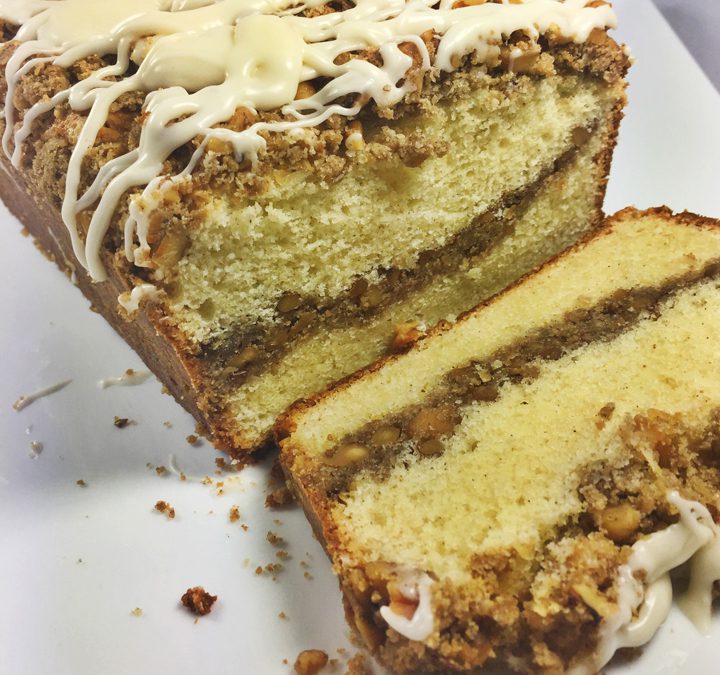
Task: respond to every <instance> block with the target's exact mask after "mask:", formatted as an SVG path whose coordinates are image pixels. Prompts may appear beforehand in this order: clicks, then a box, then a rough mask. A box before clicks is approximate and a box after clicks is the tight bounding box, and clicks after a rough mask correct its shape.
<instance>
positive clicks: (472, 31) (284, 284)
mask: <svg viewBox="0 0 720 675" xmlns="http://www.w3.org/2000/svg"><path fill="white" fill-rule="evenodd" d="M21 5H22V6H21ZM113 8H114V9H113V11H112V12H108V11H107V7H106V6H105V5H104V4H103V3H100V2H93V1H92V0H66V1H64V2H50V3H47V2H43V1H36V2H28V3H20V4H19V5H17V6H15V5H12V6H9V5H7V3H1V2H0V63H1V64H3V69H2V71H1V72H0V99H4V114H3V115H2V117H0V130H2V150H3V151H2V152H0V155H1V157H0V169H4V170H0V198H2V199H3V201H4V202H5V203H6V204H7V206H8V207H9V208H10V210H11V211H12V212H13V213H14V214H15V215H16V216H18V218H19V219H20V220H21V222H22V223H23V225H25V226H26V227H27V229H28V230H29V231H30V233H31V234H32V235H33V236H34V237H35V238H36V239H37V241H38V242H39V244H40V246H41V247H42V248H43V249H44V250H45V251H46V252H47V253H48V254H49V255H51V256H53V257H54V258H55V259H56V260H57V261H58V263H59V264H60V265H61V267H63V268H64V269H65V270H67V271H68V273H70V272H71V271H72V273H73V277H74V278H75V280H76V281H77V284H78V285H79V287H80V288H81V290H82V291H83V293H85V295H86V296H87V297H88V299H89V300H90V302H91V303H92V304H93V306H94V307H95V308H96V309H97V310H98V311H99V312H100V313H101V314H102V315H103V316H104V317H105V318H106V319H107V320H108V321H110V323H111V324H112V325H113V326H114V327H115V328H116V330H117V331H118V332H119V333H120V334H121V335H122V336H123V337H124V338H125V339H126V340H127V341H128V342H129V343H130V345H131V346H132V347H133V348H134V349H136V350H137V351H138V353H139V354H140V356H141V357H142V358H143V359H144V360H145V361H146V363H147V365H148V366H149V367H150V368H151V369H152V370H153V371H154V372H155V373H156V374H157V375H158V377H159V378H160V379H161V380H162V381H163V383H164V384H165V385H166V387H167V388H168V390H169V391H170V392H171V393H172V394H173V395H174V396H175V397H176V398H177V399H178V401H180V402H181V403H182V404H183V405H184V406H185V407H186V408H187V409H188V410H189V411H190V412H191V413H192V414H193V415H194V416H195V417H196V418H197V419H198V421H199V422H200V423H201V424H202V425H203V426H204V427H206V428H207V429H208V431H209V432H210V433H211V434H212V435H213V437H214V440H215V441H216V442H217V443H218V445H223V446H226V447H227V448H229V449H231V450H232V451H234V452H235V454H236V456H238V457H241V456H243V457H246V456H247V453H249V452H251V451H253V450H256V449H257V448H259V447H260V446H262V445H263V444H265V443H266V442H268V441H269V440H270V439H271V437H272V425H273V423H274V421H275V419H276V417H277V415H278V414H280V413H281V412H282V411H283V410H285V409H286V408H287V406H288V405H290V404H292V403H293V401H295V400H297V399H298V398H300V397H304V396H309V395H312V393H314V392H316V391H320V390H322V389H324V388H325V387H327V386H329V385H330V384H331V383H332V382H333V381H335V380H337V379H339V378H341V377H344V376H346V375H348V374H349V373H352V372H354V371H356V370H357V369H358V368H361V367H364V366H366V365H367V364H368V363H371V362H373V361H374V360H376V359H377V358H379V357H381V356H382V355H384V354H385V353H387V352H388V351H391V350H392V349H395V348H397V347H400V348H402V347H403V346H405V345H406V344H407V343H408V342H409V341H411V340H412V339H413V337H414V336H415V335H416V334H419V333H420V332H422V329H423V327H424V326H428V325H433V324H435V323H437V321H439V320H442V319H445V318H447V317H448V316H456V315H457V314H460V313H462V312H464V311H466V310H467V309H469V308H470V307H473V306H474V305H476V304H477V303H478V302H480V301H481V300H482V299H484V298H486V297H488V296H489V295H492V294H494V293H496V292H498V291H499V290H501V289H502V288H504V287H505V286H506V285H507V284H509V283H511V282H512V281H514V280H515V279H517V278H518V277H519V276H521V275H523V274H525V273H526V272H528V271H529V270H531V269H533V268H535V267H536V266H537V265H539V264H542V263H543V262H544V261H545V260H547V259H548V258H549V257H551V256H552V255H555V254H556V253H557V252H558V251H560V250H562V249H563V248H565V247H566V246H568V245H570V244H572V243H574V242H575V241H577V240H578V239H579V238H580V237H581V236H583V235H584V234H585V233H586V232H587V231H589V230H591V229H593V228H595V227H597V225H598V224H599V222H600V221H601V219H602V217H603V214H602V212H601V205H602V201H603V198H604V193H605V184H606V180H607V175H608V170H609V166H610V160H611V156H612V151H613V148H614V146H615V140H616V137H617V131H618V125H619V123H620V118H621V116H622V109H623V106H624V105H625V85H626V83H625V73H626V70H627V68H628V66H629V64H630V58H629V56H628V53H627V50H625V49H624V47H622V46H621V45H619V44H617V43H616V42H615V41H614V40H613V39H612V37H611V36H610V34H609V32H608V31H609V30H610V29H612V28H613V27H614V26H615V24H616V18H615V15H614V13H613V12H612V10H611V8H610V7H609V5H608V4H607V3H605V2H599V1H597V0H524V1H523V2H512V3H508V2H476V1H473V2H465V1H458V2H454V1H452V0H448V1H444V2H442V3H424V2H397V1H395V0H378V1H377V2H376V1H375V0H373V1H368V0H361V1H359V2H354V1H350V2H346V1H345V0H342V1H341V2H336V1H330V0H318V1H313V2H312V3H298V2H296V1H295V0H278V1H277V2H275V1H274V0H273V1H272V2H271V1H270V0H260V1H259V2H258V3H257V4H252V3H250V4H247V3H244V2H242V1H240V2H238V1H237V0H217V1H216V2H212V1H210V0H203V1H202V2H192V3H187V2H167V1H165V0H133V1H132V2H130V0H123V1H118V2H116V3H114V4H113Z"/></svg>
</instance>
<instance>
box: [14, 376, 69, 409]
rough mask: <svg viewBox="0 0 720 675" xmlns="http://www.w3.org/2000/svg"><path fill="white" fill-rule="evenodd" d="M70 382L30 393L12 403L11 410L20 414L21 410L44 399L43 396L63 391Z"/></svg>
mask: <svg viewBox="0 0 720 675" xmlns="http://www.w3.org/2000/svg"><path fill="white" fill-rule="evenodd" d="M71 382H72V380H63V381H62V382H58V383H57V384H51V385H50V386H49V387H44V388H43V389H39V390H38V391H36V392H34V393H32V394H26V395H25V396H20V397H19V398H18V400H17V401H15V403H13V410H16V411H17V412H20V411H21V410H23V409H25V408H27V407H28V406H29V405H31V404H32V403H35V401H37V400H38V399H41V398H44V397H45V396H50V395H51V394H54V393H56V392H58V391H60V390H61V389H64V388H65V387H67V386H68V385H69V384H70V383H71Z"/></svg>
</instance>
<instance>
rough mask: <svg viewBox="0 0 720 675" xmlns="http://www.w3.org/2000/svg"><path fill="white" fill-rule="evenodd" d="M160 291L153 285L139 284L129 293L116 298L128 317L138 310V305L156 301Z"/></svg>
mask: <svg viewBox="0 0 720 675" xmlns="http://www.w3.org/2000/svg"><path fill="white" fill-rule="evenodd" d="M160 294H161V291H159V290H158V288H157V286H154V285H153V284H140V285H139V286H135V288H133V289H132V291H130V292H129V293H127V292H125V293H123V294H122V295H120V297H119V298H118V303H119V304H120V306H121V307H122V308H123V309H124V310H125V311H126V312H127V313H128V314H130V315H132V314H135V312H137V311H138V309H140V305H141V304H142V303H143V302H146V301H148V300H156V299H157V298H158V297H160Z"/></svg>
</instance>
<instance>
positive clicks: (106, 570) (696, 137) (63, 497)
mask: <svg viewBox="0 0 720 675" xmlns="http://www.w3.org/2000/svg"><path fill="white" fill-rule="evenodd" d="M617 9H618V12H619V14H620V17H621V21H622V30H621V31H620V34H621V36H622V38H623V39H625V40H626V41H627V42H628V43H630V44H632V46H633V51H634V53H635V55H636V57H637V65H636V66H635V67H634V68H633V71H632V76H631V81H632V88H631V91H630V98H631V103H630V106H629V108H628V111H627V117H626V120H625V122H624V125H623V129H622V134H621V140H620V146H619V148H618V151H617V154H616V160H615V164H614V167H613V177H612V181H611V185H610V190H609V193H608V199H607V210H608V211H614V210H615V209H617V208H621V207H623V206H626V205H628V204H630V203H635V204H636V205H638V206H654V205H658V204H661V203H667V204H668V205H670V206H672V207H673V208H675V209H684V208H687V209H690V210H695V211H698V212H701V213H705V214H707V215H715V216H720V201H718V195H717V190H718V187H719V186H720V126H718V125H717V120H720V97H718V95H717V94H716V92H715V91H714V90H713V89H712V87H711V86H710V84H709V83H708V82H707V80H706V79H705V78H704V76H703V75H702V73H701V72H700V71H699V69H698V68H697V66H696V65H695V64H694V63H693V61H692V60H691V59H690V57H689V56H688V55H687V53H686V51H685V49H684V48H683V47H682V46H681V44H680V43H679V42H678V40H677V39H676V38H675V36H674V35H673V34H672V32H671V31H670V29H669V28H668V27H667V25H666V24H665V23H664V21H663V20H662V19H661V18H660V16H659V14H658V13H657V12H656V10H655V9H654V8H653V6H652V5H651V4H650V2H649V1H647V0H618V1H617ZM0 219H2V220H3V221H4V222H2V223H1V224H0V281H1V282H2V283H0V316H2V317H3V319H2V330H0V354H1V355H2V357H1V358H2V361H1V362H2V366H3V367H2V378H1V379H0V431H1V433H0V582H1V584H2V595H1V598H2V599H1V600H0V673H2V674H3V675H5V674H11V675H22V674H33V675H36V674H44V673H57V674H61V675H62V674H66V673H67V674H68V675H69V674H72V675H83V674H85V673H87V674H95V673H104V674H108V675H110V674H114V673H134V674H141V673H160V672H169V673H176V674H183V673H203V672H212V673H216V674H218V675H219V674H222V673H267V674H268V675H273V674H275V673H277V674H281V673H288V672H290V671H291V668H292V662H293V661H294V658H295V656H296V655H297V653H298V652H300V651H301V650H303V649H307V648H319V649H324V650H326V651H327V652H328V653H330V654H331V655H332V656H336V655H337V649H338V648H341V647H347V646H348V645H347V639H346V628H345V624H344V619H343V615H342V609H341V602H340V596H339V593H338V590H337V584H336V582H335V580H334V578H333V577H332V574H331V571H330V569H329V565H328V562H327V560H326V558H325V556H324V554H323V552H322V550H321V548H320V546H319V545H318V544H317V542H316V541H315V540H314V539H313V538H312V536H311V533H310V528H309V526H308V525H307V523H306V521H305V519H304V518H303V516H302V514H301V513H300V512H299V510H298V509H292V510H290V511H287V512H284V513H274V512H271V511H268V510H267V509H265V508H264V506H263V500H264V495H265V483H266V467H257V468H252V469H249V470H246V471H244V472H242V473H241V474H239V475H238V476H237V477H235V478H233V479H231V480H229V481H226V484H225V488H224V494H222V495H216V494H215V493H216V489H215V488H214V487H212V486H209V485H203V484H202V483H201V482H199V481H197V480H188V481H185V482H181V481H180V480H179V479H178V478H177V477H175V476H173V475H169V476H165V477H162V478H161V477H158V476H157V475H156V474H155V472H154V471H151V470H149V469H148V468H147V467H146V464H147V463H148V462H150V463H151V464H153V465H166V466H167V465H168V463H169V456H170V454H171V453H174V454H175V455H176V457H177V463H178V465H179V466H180V467H181V468H182V469H183V470H184V471H185V472H186V473H187V474H188V476H191V477H195V476H197V477H202V476H204V475H206V474H209V475H210V476H212V477H213V478H217V477H215V476H214V475H213V471H214V468H215V467H214V459H215V457H216V456H218V455H217V453H216V452H215V451H214V450H213V449H212V448H210V447H209V445H208V444H207V443H205V444H204V445H202V446H201V447H198V448H194V447H190V446H189V445H188V444H187V443H186V441H185V437H186V436H187V435H188V434H190V433H192V431H193V422H192V420H191V419H190V418H189V417H188V415H186V414H185V413H184V412H183V411H182V410H181V409H180V408H179V407H178V406H177V405H176V404H175V403H174V402H173V400H172V399H171V398H169V397H167V396H163V395H161V392H160V385H159V384H158V382H157V381H155V380H152V381H150V382H148V383H146V384H143V385H141V386H138V387H133V388H111V389H107V390H105V391H100V390H98V388H97V387H96V381H97V380H99V379H101V378H103V377H107V376H109V375H117V374H119V373H122V372H123V371H125V370H126V369H127V368H129V367H133V368H136V369H140V368H142V364H141V363H140V361H139V359H138V357H137V356H136V355H135V354H134V353H133V352H132V351H131V350H130V349H129V348H128V347H127V346H126V345H125V344H124V343H123V342H122V341H121V340H120V339H119V338H118V337H117V336H116V335H115V334H114V333H113V331H112V330H111V329H110V327H109V326H107V325H106V324H105V323H104V322H103V321H102V320H101V319H100V318H99V317H98V316H97V315H95V314H92V313H91V312H89V311H88V306H87V303H86V301H85V300H84V299H83V298H82V297H81V295H80V293H79V292H78V291H77V290H76V289H75V288H73V287H72V286H71V285H70V284H69V283H68V282H67V280H66V279H65V278H64V277H63V276H62V275H61V274H60V273H59V272H58V271H57V270H56V269H55V267H54V266H52V265H50V264H49V263H48V262H47V261H45V260H44V259H43V257H42V256H41V255H39V254H38V253H37V251H35V250H34V247H33V245H32V242H31V241H30V240H29V239H24V238H22V237H21V236H20V234H19V226H18V225H17V223H15V222H13V220H12V219H11V217H10V216H9V215H8V214H7V212H5V211H4V210H3V211H2V212H0ZM67 378H72V380H73V382H72V384H70V385H69V386H68V387H66V388H65V389H64V390H63V391H61V392H59V393H57V394H55V395H53V396H51V397H49V398H46V399H43V400H40V401H38V402H36V403H35V404H33V405H32V406H30V407H28V408H26V409H25V410H23V411H22V412H19V413H17V412H14V411H13V410H12V408H11V406H12V404H13V402H14V401H15V400H16V399H17V397H18V396H19V395H20V394H26V393H29V392H31V391H34V390H36V389H38V388H40V387H42V386H45V385H48V384H51V383H54V382H57V381H60V380H64V379H67ZM115 415H118V416H120V417H129V418H131V419H133V420H135V421H136V422H137V424H135V425H132V426H129V427H127V428H125V429H116V428H115V427H114V426H113V418H114V416H115ZM165 420H169V421H171V422H172V424H173V427H172V428H171V429H167V428H166V427H165V426H164V425H163V422H164V421H165ZM28 429H29V433H26V430H28ZM33 440H38V441H41V442H42V443H43V445H44V449H43V451H42V452H41V454H40V456H39V457H38V458H37V459H31V458H30V456H29V454H30V443H31V441H33ZM78 479H84V480H85V481H86V482H87V487H85V488H82V487H78V486H77V485H76V481H77V480H78ZM159 499H164V500H166V501H168V502H170V503H171V504H172V505H173V506H174V507H175V509H176V511H177V517H176V518H175V520H173V521H170V520H168V519H166V518H165V517H164V516H163V515H161V514H159V513H157V512H154V511H153V505H154V504H155V502H156V501H157V500H159ZM235 504H237V505H238V506H239V508H240V511H241V513H242V517H241V521H240V522H244V523H247V525H248V526H249V530H248V531H247V532H245V531H243V530H242V529H241V526H240V522H238V523H230V522H229V520H228V513H229V510H230V508H231V507H232V506H233V505H235ZM274 519H279V520H280V521H281V523H275V522H274ZM268 530H272V531H274V532H276V533H278V534H280V535H282V536H283V537H285V538H286V539H287V542H288V544H287V546H286V549H287V550H288V552H289V553H290V555H291V558H290V559H289V560H288V561H286V562H285V563H284V567H285V569H284V570H283V571H282V572H281V573H280V574H279V576H278V580H277V581H276V582H275V581H273V580H271V579H270V578H269V577H267V576H263V577H257V576H256V575H255V572H254V570H255V567H256V566H258V565H265V564H267V563H270V562H277V559H276V558H275V553H276V550H277V549H275V548H274V547H273V546H272V545H271V544H270V543H268V542H267V541H266V533H267V531H268ZM304 565H308V566H309V570H306V568H305V567H304ZM306 571H309V576H312V579H307V578H305V575H304V572H306ZM195 585H203V586H204V587H205V588H206V589H207V590H209V591H210V592H212V593H215V594H217V595H219V601H218V603H217V605H216V607H215V609H214V610H213V612H212V613H211V614H210V615H208V616H206V617H204V618H202V619H200V620H199V621H198V622H197V623H194V621H193V618H192V617H191V616H190V615H189V614H187V613H186V612H185V611H184V610H182V609H181V608H180V607H179V605H178V601H179V598H180V595H181V594H182V593H183V591H184V590H185V589H186V588H188V587H189V586H195ZM135 607H140V608H141V609H142V610H143V616H141V617H135V616H131V610H133V609H134V608H135ZM280 612H285V614H286V615H287V617H288V618H287V619H281V618H280V617H279V616H278V615H279V613H280ZM713 635H714V637H715V639H716V640H717V638H718V637H720V621H716V623H715V626H714V629H713ZM719 656H720V648H718V646H717V643H716V642H715V643H714V642H713V640H712V638H705V637H703V636H700V635H698V634H697V633H696V632H695V631H694V629H693V628H692V627H691V626H690V625H689V624H688V623H687V621H686V620H685V619H684V618H683V617H682V616H681V615H679V614H673V616H672V618H671V619H670V620H669V621H668V622H667V624H666V625H665V626H664V627H663V629H662V630H661V631H660V633H659V634H658V635H657V636H656V638H655V640H654V641H653V642H652V644H651V645H650V646H649V647H648V648H647V649H646V650H645V653H644V654H643V655H642V657H641V658H639V659H638V660H636V661H634V662H633V663H631V664H626V665H616V666H613V667H612V668H610V669H609V670H610V671H611V672H614V673H633V675H649V674H650V673H653V674H657V673H664V674H665V675H670V674H671V673H692V674H693V675H705V674H710V673H715V672H717V666H716V663H717V659H718V657H719ZM283 659H288V661H289V665H286V664H284V663H283Z"/></svg>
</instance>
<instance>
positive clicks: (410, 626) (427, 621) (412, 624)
mask: <svg viewBox="0 0 720 675" xmlns="http://www.w3.org/2000/svg"><path fill="white" fill-rule="evenodd" d="M432 585H433V580H432V579H431V578H430V577H429V576H428V575H427V574H418V573H417V572H408V573H405V574H403V576H402V577H401V579H400V584H399V586H400V592H401V594H402V595H403V597H405V598H407V599H408V600H409V601H411V602H413V603H417V607H416V609H415V612H414V614H413V616H412V619H408V618H407V617H405V616H402V615H400V614H396V613H395V612H393V611H392V609H390V607H387V606H384V607H381V608H380V616H382V618H383V619H384V620H385V621H386V622H387V624H388V626H390V628H392V629H394V630H396V631H397V632H398V633H400V635H403V636H404V637H406V638H407V639H408V640H415V641H417V642H422V641H423V640H426V639H427V638H428V637H430V634H431V633H432V631H433V626H434V623H435V617H434V614H433V608H432V594H431V592H430V589H431V587H432Z"/></svg>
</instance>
